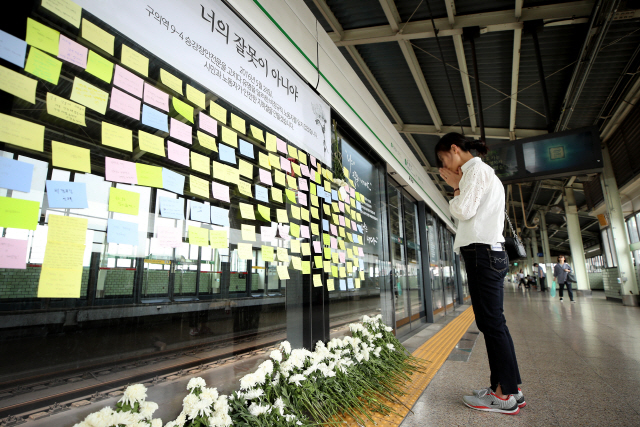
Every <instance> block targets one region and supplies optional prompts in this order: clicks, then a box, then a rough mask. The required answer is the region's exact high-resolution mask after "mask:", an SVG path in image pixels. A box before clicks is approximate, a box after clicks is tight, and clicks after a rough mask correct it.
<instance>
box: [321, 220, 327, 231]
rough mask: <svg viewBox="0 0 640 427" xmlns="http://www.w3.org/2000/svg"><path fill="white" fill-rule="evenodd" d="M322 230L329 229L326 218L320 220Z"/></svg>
mask: <svg viewBox="0 0 640 427" xmlns="http://www.w3.org/2000/svg"><path fill="white" fill-rule="evenodd" d="M322 231H329V221H328V220H326V219H323V220H322Z"/></svg>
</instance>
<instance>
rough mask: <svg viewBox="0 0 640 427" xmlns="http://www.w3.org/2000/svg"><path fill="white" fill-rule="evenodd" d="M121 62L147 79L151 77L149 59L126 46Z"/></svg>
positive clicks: (123, 49) (123, 47)
mask: <svg viewBox="0 0 640 427" xmlns="http://www.w3.org/2000/svg"><path fill="white" fill-rule="evenodd" d="M120 61H122V65H125V66H127V67H129V68H130V69H132V70H133V71H137V72H138V73H140V74H142V75H143V76H145V77H149V58H147V57H146V56H144V55H142V54H140V53H138V52H136V51H135V50H133V49H131V48H130V47H129V46H127V45H126V44H123V45H122V51H121V53H120Z"/></svg>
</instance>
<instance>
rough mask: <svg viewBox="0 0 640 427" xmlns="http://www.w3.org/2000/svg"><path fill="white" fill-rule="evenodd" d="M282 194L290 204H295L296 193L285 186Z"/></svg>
mask: <svg viewBox="0 0 640 427" xmlns="http://www.w3.org/2000/svg"><path fill="white" fill-rule="evenodd" d="M284 194H285V195H286V196H287V199H288V200H289V202H290V203H291V204H294V205H295V204H296V193H294V192H293V191H291V190H289V189H288V188H287V189H286V190H284Z"/></svg>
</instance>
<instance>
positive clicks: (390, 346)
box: [387, 344, 396, 351]
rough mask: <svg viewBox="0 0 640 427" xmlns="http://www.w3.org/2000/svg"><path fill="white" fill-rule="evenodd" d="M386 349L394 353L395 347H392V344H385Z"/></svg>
mask: <svg viewBox="0 0 640 427" xmlns="http://www.w3.org/2000/svg"><path fill="white" fill-rule="evenodd" d="M387 348H388V349H389V350H391V351H395V349H396V348H395V347H394V346H393V344H387Z"/></svg>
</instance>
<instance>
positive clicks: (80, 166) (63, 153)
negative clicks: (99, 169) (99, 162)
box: [51, 141, 91, 173]
mask: <svg viewBox="0 0 640 427" xmlns="http://www.w3.org/2000/svg"><path fill="white" fill-rule="evenodd" d="M51 151H52V156H51V157H52V159H53V166H56V167H60V168H65V169H72V170H77V171H81V172H87V173H91V150H89V149H87V148H82V147H76V146H75V145H70V144H64V143H62V142H59V141H51Z"/></svg>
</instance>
